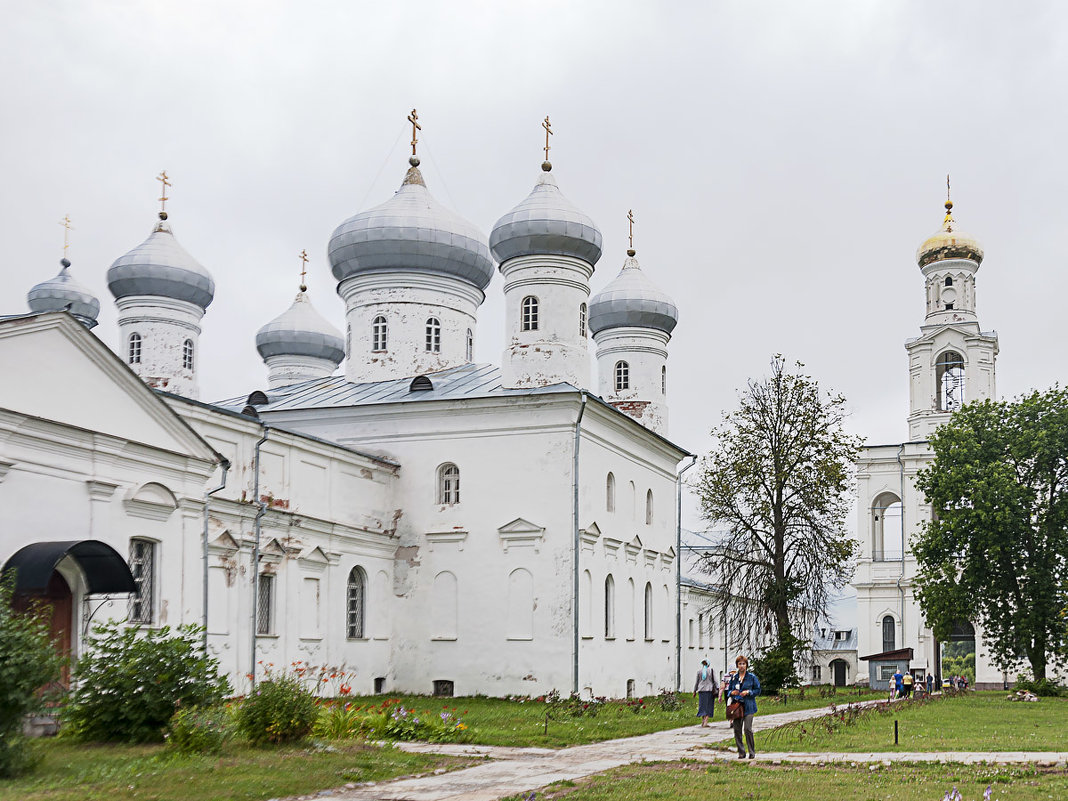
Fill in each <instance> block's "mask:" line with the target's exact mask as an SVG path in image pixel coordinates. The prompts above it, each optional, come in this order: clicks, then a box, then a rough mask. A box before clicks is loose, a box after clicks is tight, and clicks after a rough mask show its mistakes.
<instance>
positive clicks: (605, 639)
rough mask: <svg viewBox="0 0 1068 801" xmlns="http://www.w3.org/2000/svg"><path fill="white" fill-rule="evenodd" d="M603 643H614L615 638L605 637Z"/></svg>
mask: <svg viewBox="0 0 1068 801" xmlns="http://www.w3.org/2000/svg"><path fill="white" fill-rule="evenodd" d="M604 641H605V642H615V641H616V638H615V637H605V638H604Z"/></svg>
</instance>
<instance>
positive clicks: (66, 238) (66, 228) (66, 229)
mask: <svg viewBox="0 0 1068 801" xmlns="http://www.w3.org/2000/svg"><path fill="white" fill-rule="evenodd" d="M59 224H60V225H62V226H63V258H66V257H67V248H69V247H70V232H71V231H73V230H74V226H73V225H71V224H70V215H69V214H66V215H64V216H63V219H62V220H60V221H59Z"/></svg>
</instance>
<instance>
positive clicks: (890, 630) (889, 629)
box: [883, 615, 897, 652]
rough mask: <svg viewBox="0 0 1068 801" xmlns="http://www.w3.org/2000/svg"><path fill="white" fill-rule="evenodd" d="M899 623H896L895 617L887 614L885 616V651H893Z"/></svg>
mask: <svg viewBox="0 0 1068 801" xmlns="http://www.w3.org/2000/svg"><path fill="white" fill-rule="evenodd" d="M896 629H897V625H896V624H895V623H894V618H893V617H891V616H890V615H887V616H886V617H884V618H883V651H884V652H885V651H893V650H894V643H895V642H896V640H897V636H896V635H897V631H896Z"/></svg>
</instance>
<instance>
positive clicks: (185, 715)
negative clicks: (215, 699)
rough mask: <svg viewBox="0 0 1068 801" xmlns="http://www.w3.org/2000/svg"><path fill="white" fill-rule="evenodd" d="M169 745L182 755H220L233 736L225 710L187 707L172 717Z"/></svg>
mask: <svg viewBox="0 0 1068 801" xmlns="http://www.w3.org/2000/svg"><path fill="white" fill-rule="evenodd" d="M169 729H170V731H169V732H168V734H167V742H168V744H169V745H170V746H171V747H172V748H174V749H175V750H177V751H178V752H179V753H182V754H217V753H219V752H220V751H222V747H223V745H224V744H225V743H226V741H227V740H229V739H230V737H231V736H232V735H233V731H232V728H231V720H230V715H229V712H228V710H227V709H226V708H225V707H220V706H210V707H196V706H194V707H186V708H184V709H179V710H178V711H177V712H175V713H174V717H172V718H171V723H170V726H169Z"/></svg>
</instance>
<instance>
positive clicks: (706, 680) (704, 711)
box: [693, 659, 716, 729]
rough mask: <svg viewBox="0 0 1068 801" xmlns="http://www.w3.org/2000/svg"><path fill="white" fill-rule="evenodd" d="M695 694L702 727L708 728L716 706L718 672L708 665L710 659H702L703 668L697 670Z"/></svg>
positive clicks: (694, 686)
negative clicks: (714, 671)
mask: <svg viewBox="0 0 1068 801" xmlns="http://www.w3.org/2000/svg"><path fill="white" fill-rule="evenodd" d="M693 692H694V695H696V696H697V717H699V718H701V728H703V729H707V728H708V719H709V718H710V717H712V716H713V713H714V711H715V708H716V700H715V693H716V674H715V673H713V672H712V668H710V667H709V666H708V660H707V659H702V660H701V668H700V670H698V671H697V681H695V682H694V685H693Z"/></svg>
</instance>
